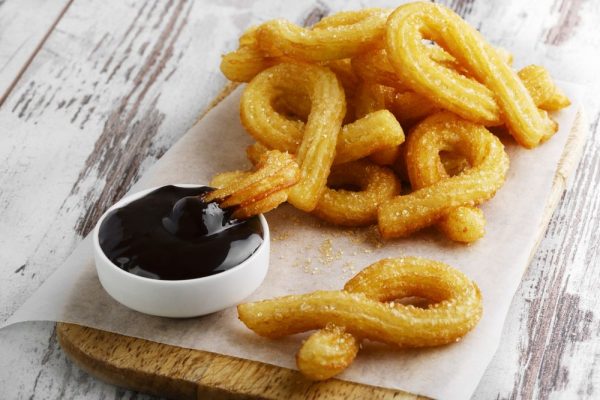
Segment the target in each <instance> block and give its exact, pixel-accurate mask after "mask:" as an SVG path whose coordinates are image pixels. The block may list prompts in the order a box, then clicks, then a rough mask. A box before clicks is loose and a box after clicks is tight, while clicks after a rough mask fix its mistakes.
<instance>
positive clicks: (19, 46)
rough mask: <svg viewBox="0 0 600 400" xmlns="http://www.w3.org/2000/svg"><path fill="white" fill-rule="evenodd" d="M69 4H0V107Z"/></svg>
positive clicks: (16, 0) (28, 0)
mask: <svg viewBox="0 0 600 400" xmlns="http://www.w3.org/2000/svg"><path fill="white" fill-rule="evenodd" d="M70 3H71V0H60V1H40V0H8V1H1V2H0V38H1V40H0V105H2V103H3V102H4V100H5V99H6V97H7V96H8V94H9V93H10V91H11V90H12V88H13V87H14V85H15V83H16V82H17V81H18V80H19V78H20V77H21V75H22V74H23V72H25V70H26V69H27V67H28V66H29V64H30V63H31V61H32V60H33V58H34V57H35V56H36V54H37V52H38V51H39V50H40V49H41V47H42V46H43V44H44V42H45V41H46V39H47V38H48V36H49V34H50V33H51V32H52V30H53V28H54V27H55V26H56V23H57V22H58V21H59V20H60V19H61V17H62V16H63V14H64V13H65V11H66V10H67V9H68V8H69V5H70Z"/></svg>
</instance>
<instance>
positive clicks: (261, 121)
mask: <svg viewBox="0 0 600 400" xmlns="http://www.w3.org/2000/svg"><path fill="white" fill-rule="evenodd" d="M281 91H293V92H298V91H301V92H302V93H303V94H304V95H305V96H307V97H308V98H309V99H310V104H311V108H310V113H309V115H308V118H307V122H306V123H303V122H300V121H296V122H297V123H296V124H294V121H292V120H290V119H287V118H286V117H285V116H283V115H281V114H279V113H277V112H275V111H274V110H273V107H272V105H271V101H272V99H274V98H275V97H276V96H277V93H279V92H281ZM345 112H346V100H345V97H344V90H343V89H342V87H341V85H340V82H339V81H338V79H337V77H336V76H335V74H334V73H332V72H331V71H330V70H329V69H327V68H323V67H319V66H316V65H309V64H294V63H282V64H278V65H276V66H274V67H271V68H268V69H266V70H264V71H262V72H261V73H259V74H258V75H257V76H256V77H254V79H252V81H251V82H250V83H249V84H248V86H247V87H246V89H245V90H244V93H243V95H242V100H241V105H240V116H241V119H242V124H243V125H244V127H245V128H246V129H247V130H248V131H249V132H250V134H251V135H253V136H254V137H255V138H256V139H257V140H259V141H261V142H263V143H265V142H266V143H268V145H269V146H271V147H272V148H275V149H281V150H285V151H294V152H295V153H296V160H297V161H298V164H299V165H300V181H299V182H298V183H297V184H296V185H295V186H294V187H293V188H291V189H290V191H289V193H288V195H289V196H288V201H289V202H290V203H291V204H293V205H294V206H295V207H297V208H299V209H301V210H304V211H312V210H313V209H314V208H315V206H316V205H317V201H318V200H319V197H320V196H321V193H322V191H323V189H324V188H325V184H326V182H327V176H328V175H329V169H330V167H331V165H332V163H333V159H334V157H335V147H336V144H337V138H338V133H339V131H340V129H341V125H342V119H343V118H344V114H345ZM294 125H295V127H296V128H297V130H298V131H299V132H298V133H297V135H296V136H295V137H293V138H290V137H285V134H284V133H282V132H281V131H280V130H279V129H278V128H281V129H282V130H283V131H284V132H285V129H286V128H288V127H289V129H293V126H294ZM300 128H302V129H301V131H300ZM265 135H269V139H268V140H261V139H263V138H264V137H265Z"/></svg>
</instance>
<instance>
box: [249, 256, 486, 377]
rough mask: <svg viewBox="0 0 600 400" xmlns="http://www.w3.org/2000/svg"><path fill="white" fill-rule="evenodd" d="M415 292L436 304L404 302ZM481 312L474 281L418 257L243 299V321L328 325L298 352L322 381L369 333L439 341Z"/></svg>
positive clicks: (271, 325) (406, 342)
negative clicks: (333, 284)
mask: <svg viewBox="0 0 600 400" xmlns="http://www.w3.org/2000/svg"><path fill="white" fill-rule="evenodd" d="M408 297H420V298H425V299H427V300H429V301H430V302H432V303H433V304H430V305H429V306H428V307H426V308H417V307H415V306H412V305H404V304H402V303H401V302H396V300H401V299H404V298H408ZM481 314H482V303H481V294H480V292H479V289H478V287H477V285H476V284H475V283H474V282H472V281H471V280H469V279H468V278H467V277H466V276H465V275H464V274H463V273H461V272H460V271H458V270H456V269H454V268H452V267H450V266H448V265H446V264H443V263H440V262H437V261H432V260H427V259H423V258H417V257H405V258H397V259H383V260H381V261H378V262H376V263H374V264H372V265H371V266H369V267H367V268H365V269H364V270H363V271H361V272H360V273H358V274H357V275H356V276H355V277H354V278H352V279H351V280H350V281H348V282H347V283H346V285H345V286H344V289H343V290H341V291H317V292H313V293H309V294H304V295H293V296H286V297H280V298H277V299H273V300H263V301H259V302H254V303H247V304H240V305H239V306H238V315H239V318H240V320H241V321H242V322H243V323H244V324H246V326H247V327H248V328H250V329H251V330H253V331H254V332H256V333H257V334H259V335H261V336H265V337H268V338H278V337H282V336H286V335H291V334H295V333H299V332H305V331H309V330H315V329H322V328H325V330H323V331H318V332H316V333H315V334H313V336H312V337H311V338H309V339H308V340H307V341H306V342H305V343H304V344H303V346H302V348H301V349H300V351H299V352H298V356H297V364H298V367H299V368H300V371H301V372H303V373H304V374H305V375H307V376H308V377H309V378H312V379H317V380H322V379H327V378H330V377H331V376H333V375H335V374H337V373H339V372H341V371H342V370H343V369H345V368H346V367H347V366H348V365H349V364H350V363H351V362H352V360H353V359H354V356H355V355H356V353H357V351H358V347H359V346H358V345H359V343H360V341H361V340H363V339H370V340H375V341H379V342H383V343H386V344H390V345H394V346H404V347H429V346H439V345H443V344H447V343H453V342H456V341H457V340H459V339H460V338H461V337H463V336H464V335H465V334H467V333H468V332H469V331H470V330H471V329H473V327H474V326H475V325H476V324H477V322H478V321H479V319H480V318H481Z"/></svg>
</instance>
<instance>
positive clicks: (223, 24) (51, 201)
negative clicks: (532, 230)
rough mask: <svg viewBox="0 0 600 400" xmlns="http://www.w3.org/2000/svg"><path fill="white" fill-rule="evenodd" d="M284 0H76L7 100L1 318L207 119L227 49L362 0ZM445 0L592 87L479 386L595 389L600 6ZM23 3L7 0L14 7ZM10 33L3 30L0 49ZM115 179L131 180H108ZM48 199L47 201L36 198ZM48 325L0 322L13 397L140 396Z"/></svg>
mask: <svg viewBox="0 0 600 400" xmlns="http://www.w3.org/2000/svg"><path fill="white" fill-rule="evenodd" d="M279 3H280V2H273V1H268V0H265V1H257V2H252V3H250V2H242V1H230V2H225V3H220V4H200V3H199V2H198V3H194V4H192V3H191V2H183V1H175V0H173V1H168V2H167V1H165V2H159V1H152V2H137V1H134V2H130V3H129V2H128V3H126V4H124V3H122V2H116V1H110V2H100V1H98V2H93V1H88V0H75V1H74V3H73V5H72V6H71V7H70V8H69V10H68V11H67V12H66V13H65V15H64V17H63V19H62V20H61V21H60V22H59V24H58V25H57V27H56V29H55V31H54V32H53V33H52V34H51V35H50V36H49V37H48V39H47V41H46V43H45V45H44V46H43V47H42V49H41V50H40V51H39V52H38V54H37V56H36V57H35V58H34V59H33V61H32V63H31V65H30V66H29V68H28V69H27V70H26V71H25V73H24V74H23V76H22V78H21V79H20V80H19V81H18V84H17V86H16V87H15V88H14V89H13V91H12V92H11V95H10V96H9V97H8V98H7V100H6V102H5V104H4V105H3V106H2V107H0V127H2V131H3V134H2V135H0V187H1V188H2V189H1V190H0V274H2V275H1V276H2V277H3V283H2V290H1V291H0V304H1V305H2V307H0V318H6V316H8V315H10V314H11V313H12V312H13V311H14V310H15V309H16V307H17V306H18V305H19V304H21V303H22V302H23V301H24V299H26V298H27V297H28V296H29V295H30V293H31V292H32V291H33V290H35V288H37V286H39V284H40V283H41V282H43V280H44V279H45V278H46V277H47V276H48V275H49V274H50V273H51V272H52V271H53V269H54V268H56V267H57V266H58V265H60V262H61V261H62V260H63V259H64V258H65V257H66V256H67V255H68V254H69V253H70V252H71V251H72V249H73V248H74V246H75V245H76V244H77V243H78V241H79V240H80V237H81V236H80V235H81V234H82V233H85V232H86V231H88V230H89V229H90V227H91V226H92V224H93V221H94V220H95V218H97V216H98V215H99V213H100V212H101V210H102V209H103V208H105V207H106V206H107V205H108V204H109V203H110V202H111V201H112V200H113V199H114V198H115V197H118V196H120V195H121V194H122V193H123V192H124V191H125V190H126V188H127V187H129V185H130V184H131V182H132V181H133V180H135V179H136V177H137V176H138V175H139V174H140V173H141V172H143V171H144V170H145V168H147V166H148V165H150V164H151V163H152V162H153V160H155V159H156V158H157V157H159V156H160V155H161V154H162V153H163V152H164V151H165V150H166V149H167V148H168V147H169V146H170V145H171V144H172V143H173V142H174V141H175V140H176V139H177V138H178V137H179V136H180V135H181V134H183V132H185V130H186V129H187V127H189V126H190V125H191V124H192V123H193V121H194V120H195V117H196V115H197V113H198V112H199V111H200V110H201V109H203V108H204V107H205V106H206V104H207V102H208V101H209V100H210V99H211V98H212V97H213V96H214V95H215V94H216V92H217V90H218V89H219V88H220V86H221V85H222V83H223V82H224V79H223V78H222V77H221V76H220V75H219V74H218V71H217V65H218V58H219V54H220V52H222V51H223V50H222V49H224V48H232V47H233V46H234V44H235V38H236V37H237V35H238V33H239V31H240V30H241V29H242V28H243V27H245V26H246V25H248V24H250V23H251V22H258V21H261V20H264V19H267V18H272V17H275V16H289V17H291V18H293V17H294V16H298V15H300V16H301V17H305V16H306V15H307V14H309V13H310V11H311V9H312V7H313V6H314V5H315V4H316V5H317V6H318V7H320V8H322V9H329V10H331V11H335V10H338V9H341V8H352V7H353V6H354V5H356V7H358V6H364V5H363V4H359V2H358V1H356V2H343V1H341V0H336V1H325V2H318V3H313V2H310V1H304V2H286V3H285V4H279ZM281 3H283V2H281ZM396 3H397V2H395V1H393V2H392V1H386V2H381V3H380V4H382V5H394V4H396ZM446 3H447V4H449V5H450V6H452V7H453V8H455V9H456V10H457V11H458V12H460V13H461V14H462V15H463V16H465V18H466V19H467V20H468V21H469V22H471V23H473V24H474V25H475V26H477V27H479V28H480V29H481V30H482V32H483V33H484V35H486V36H487V37H489V38H490V39H491V40H492V41H493V42H494V43H496V44H497V45H502V46H504V47H507V48H509V49H511V51H513V52H514V53H515V56H516V59H517V63H518V64H519V65H522V64H525V63H529V62H535V61H539V60H544V61H543V64H544V65H546V66H548V67H549V68H550V69H551V71H552V73H553V74H554V75H555V76H557V77H559V78H561V79H565V80H571V81H575V82H582V83H585V84H586V85H588V86H589V88H590V90H589V94H588V96H587V97H586V108H587V110H588V114H589V117H590V121H591V122H592V125H591V128H592V132H593V134H592V136H591V138H590V141H589V142H588V144H587V146H586V149H585V153H584V160H583V162H582V164H581V165H580V168H579V169H578V172H577V175H576V177H575V179H574V180H573V182H572V185H571V187H570V189H569V191H568V192H567V194H566V195H565V196H564V198H563V201H562V203H561V206H560V208H559V210H558V211H557V212H556V215H555V216H554V218H553V220H552V223H551V225H550V227H549V229H548V233H547V238H546V240H545V241H544V242H542V244H541V247H540V251H539V252H538V254H537V256H536V260H535V262H534V263H532V265H531V266H530V268H529V270H528V272H527V274H526V276H525V279H524V281H523V284H522V286H521V288H520V289H519V292H518V293H517V295H516V297H515V300H514V302H513V306H512V308H511V311H510V313H509V317H508V319H507V324H506V326H505V331H504V335H503V341H502V344H501V347H500V350H499V352H498V354H497V356H496V358H495V360H494V361H493V363H492V364H491V366H490V368H489V369H488V371H487V373H486V376H485V377H484V379H483V380H482V382H481V384H480V387H479V389H478V391H477V393H476V395H475V397H476V398H482V399H487V398H538V397H539V398H544V397H564V398H573V397H579V398H590V399H591V398H595V397H597V391H598V385H600V382H599V378H598V377H599V376H600V374H599V373H598V368H597V365H598V361H597V360H598V359H599V358H600V348H598V340H597V338H598V335H599V331H600V329H599V328H600V327H599V326H598V325H599V323H598V317H597V316H596V315H593V314H592V310H594V309H595V308H597V307H598V305H599V304H598V300H597V297H595V296H593V294H594V288H595V287H597V285H598V283H599V282H600V276H599V274H600V272H598V268H594V267H597V266H598V265H599V257H598V252H599V247H598V245H597V243H598V242H597V239H596V238H595V236H594V233H595V232H597V231H598V229H599V228H600V221H599V220H598V215H599V214H600V213H599V212H598V207H599V206H598V197H599V195H598V194H599V193H600V187H599V185H600V183H599V180H600V178H599V177H598V174H599V173H598V168H599V167H598V165H599V161H600V160H598V153H599V150H600V149H599V146H600V138H599V136H600V133H599V128H598V121H599V119H600V99H598V98H597V95H596V93H598V92H599V91H600V79H598V77H597V71H598V70H600V57H599V56H598V53H597V49H598V47H599V46H600V37H599V36H600V35H598V32H597V29H596V23H597V21H598V20H600V7H599V4H598V3H597V2H593V1H587V2H585V1H577V0H562V1H561V0H556V1H550V0H546V1H539V2H519V1H506V2H483V1H472V0H466V1H465V0H462V1H461V0H454V1H448V2H446ZM9 4H11V3H9V2H8V1H7V2H5V3H4V4H2V5H0V19H1V18H3V16H4V14H3V10H6V8H4V7H6V6H7V5H9ZM21 4H22V3H21ZM369 5H372V3H370V4H369ZM3 26H4V25H2V24H0V32H1V29H2V28H3ZM4 40H5V36H4V35H0V49H2V43H3V42H4ZM103 134H104V136H103ZM146 136H148V137H146ZM111 146H112V147H111ZM109 149H111V150H109ZM113 170H115V171H119V173H118V174H116V173H113V172H111V171H113ZM110 186H112V187H114V188H117V190H115V192H110V191H107V190H105V188H106V187H110ZM40 194H43V195H40ZM40 201H43V202H44V207H43V208H41V207H40V209H37V207H36V206H37V204H38V203H39V202H40ZM8 232H10V234H9V233H8ZM50 333H51V328H50V327H49V325H47V324H43V323H38V324H33V325H28V326H17V327H12V328H9V329H7V330H3V331H0V353H2V354H3V357H0V371H9V367H10V368H11V370H14V369H17V370H18V371H19V373H18V374H16V375H14V374H6V373H4V372H2V373H0V388H3V389H4V390H10V392H9V395H8V396H7V397H8V398H29V397H32V398H59V397H64V398H69V397H70V398H103V397H113V398H130V397H131V396H134V395H133V394H131V393H130V392H127V391H122V390H119V389H115V388H114V387H111V386H110V385H105V384H103V383H101V382H98V381H95V380H93V379H91V378H89V376H87V375H85V374H83V373H81V372H80V371H79V370H77V368H75V367H73V366H72V365H71V364H70V363H69V362H67V361H66V360H65V359H64V356H63V355H62V353H61V352H60V351H59V350H58V347H57V343H56V338H55V337H54V336H52V335H50ZM34 343H40V345H37V344H34ZM0 394H3V393H2V392H1V391H0Z"/></svg>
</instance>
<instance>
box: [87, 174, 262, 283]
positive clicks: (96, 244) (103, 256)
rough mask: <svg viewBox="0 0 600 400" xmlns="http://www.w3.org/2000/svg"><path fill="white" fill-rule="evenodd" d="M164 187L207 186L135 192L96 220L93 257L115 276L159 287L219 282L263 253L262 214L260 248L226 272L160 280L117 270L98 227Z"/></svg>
mask: <svg viewBox="0 0 600 400" xmlns="http://www.w3.org/2000/svg"><path fill="white" fill-rule="evenodd" d="M164 186H177V187H183V188H193V187H203V186H207V185H201V184H197V183H170V184H167V185H160V186H153V187H150V188H147V189H142V190H139V191H135V192H133V193H128V194H127V195H125V196H124V197H123V198H121V199H120V200H119V201H117V202H116V203H115V204H113V205H112V206H110V207H109V208H108V209H107V210H106V211H105V212H104V213H103V214H102V215H101V216H100V218H99V219H98V222H97V223H96V226H95V227H94V234H93V242H94V253H95V255H97V256H100V258H101V260H102V261H103V264H105V265H106V266H107V267H108V268H109V269H111V270H113V271H115V272H116V273H117V274H120V275H121V276H123V277H124V278H126V279H132V280H134V281H138V282H143V283H146V284H151V285H160V286H182V285H190V284H196V283H205V282H206V283H209V282H211V281H215V280H219V279H226V278H227V277H228V276H229V275H231V274H234V273H236V272H237V271H239V270H241V269H244V268H245V267H248V265H250V264H252V261H253V259H255V258H256V257H257V256H258V254H259V252H261V251H264V247H265V245H266V243H268V242H269V241H270V233H269V224H268V223H267V219H266V218H265V217H264V215H263V214H258V219H259V221H260V224H261V227H262V229H263V241H262V243H261V244H260V246H258V248H257V249H256V250H255V251H254V253H252V254H251V255H250V257H248V258H247V259H245V260H244V261H242V262H241V263H239V264H238V265H235V266H233V267H231V268H229V269H228V270H226V271H223V272H219V273H217V274H214V275H209V276H203V277H200V278H192V279H180V280H162V279H153V278H146V277H143V276H139V275H136V274H132V273H131V272H127V271H125V270H124V269H122V268H119V267H118V266H116V265H115V264H114V263H113V262H112V261H111V260H110V259H109V258H108V256H107V255H106V254H105V253H104V250H102V247H101V246H100V225H101V224H102V222H103V221H104V219H105V218H106V216H107V215H108V214H109V213H110V212H112V211H113V210H115V209H117V208H121V207H123V206H126V205H127V204H129V203H131V202H132V201H135V200H137V199H139V198H141V197H143V196H145V195H146V194H148V193H150V192H152V191H154V190H156V189H159V188H161V187H164ZM134 190H135V189H134ZM95 264H96V268H104V266H98V263H95Z"/></svg>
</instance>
